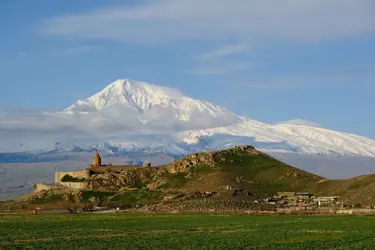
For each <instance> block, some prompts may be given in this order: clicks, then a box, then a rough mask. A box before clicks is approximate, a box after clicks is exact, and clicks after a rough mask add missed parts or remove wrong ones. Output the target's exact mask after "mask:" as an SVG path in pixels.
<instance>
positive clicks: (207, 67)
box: [0, 0, 375, 138]
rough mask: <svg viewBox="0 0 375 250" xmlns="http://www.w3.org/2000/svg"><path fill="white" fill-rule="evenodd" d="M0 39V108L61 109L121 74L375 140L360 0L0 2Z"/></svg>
mask: <svg viewBox="0 0 375 250" xmlns="http://www.w3.org/2000/svg"><path fill="white" fill-rule="evenodd" d="M0 32H1V34H2V35H1V40H0V90H1V91H0V109H1V110H9V109H14V108H17V109H18V108H22V109H31V110H40V111H42V110H47V111H55V110H61V109H64V108H66V107H68V106H69V105H70V104H72V103H73V102H75V101H77V100H78V99H83V98H86V97H88V96H90V95H92V94H94V93H96V92H98V91H99V90H101V89H102V88H104V87H105V86H106V85H107V84H109V83H111V82H112V81H114V80H116V79H118V78H130V79H134V80H141V81H146V82H150V83H153V84H157V85H164V86H169V87H173V88H177V89H179V90H181V91H182V92H183V93H184V94H185V95H188V96H191V97H193V98H196V99H205V100H208V101H211V102H213V103H215V104H220V105H222V106H225V107H227V108H228V109H230V110H232V111H233V112H235V113H237V114H240V115H245V116H247V117H249V118H252V119H256V120H260V121H264V122H278V121H286V120H291V119H303V120H308V121H314V122H316V123H318V124H320V125H321V126H323V127H326V128H330V129H335V130H340V131H344V132H350V133H356V134H360V135H364V136H369V137H372V138H375V130H374V127H375V116H374V115H373V109H374V107H375V91H374V90H375V85H374V84H375V45H374V44H375V2H374V1H372V0H356V1H352V0H314V1H313V0H303V1H301V0H285V1H276V0H267V1H264V0H253V1H244V0H232V1H227V0H215V1H214V0H204V1H203V0H200V1H198V0H175V1H171V0H160V1H118V0H117V1H105V3H104V1H102V2H100V4H98V1H88V0H81V1H73V0H71V1H68V0H64V1H48V0H38V1H21V0H14V1H1V2H0Z"/></svg>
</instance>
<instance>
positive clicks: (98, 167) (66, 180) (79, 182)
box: [33, 152, 151, 192]
mask: <svg viewBox="0 0 375 250" xmlns="http://www.w3.org/2000/svg"><path fill="white" fill-rule="evenodd" d="M140 167H151V164H150V163H147V162H146V163H144V164H143V166H138V165H112V164H111V163H109V164H106V165H104V164H102V158H101V157H100V155H99V153H98V152H96V153H95V155H94V157H93V158H92V162H91V164H88V166H87V168H86V169H84V170H78V171H69V172H58V171H56V172H55V183H54V184H43V183H36V184H34V186H33V192H40V191H42V190H50V189H54V188H63V187H67V188H71V189H78V190H80V189H89V188H90V187H88V186H87V183H86V182H85V181H84V180H85V179H88V178H89V177H90V176H91V175H94V174H99V173H103V172H120V171H121V170H132V169H137V168H140Z"/></svg>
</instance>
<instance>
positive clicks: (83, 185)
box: [59, 182, 87, 190]
mask: <svg viewBox="0 0 375 250" xmlns="http://www.w3.org/2000/svg"><path fill="white" fill-rule="evenodd" d="M59 184H60V185H61V186H64V187H67V188H70V189H76V190H81V189H86V188H87V183H86V182H60V183H59Z"/></svg>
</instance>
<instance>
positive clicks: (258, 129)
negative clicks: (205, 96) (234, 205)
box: [0, 80, 375, 157]
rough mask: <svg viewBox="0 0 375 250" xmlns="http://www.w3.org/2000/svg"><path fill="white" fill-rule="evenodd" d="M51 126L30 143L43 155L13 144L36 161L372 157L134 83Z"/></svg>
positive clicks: (327, 136) (325, 136) (369, 143)
mask: <svg viewBox="0 0 375 250" xmlns="http://www.w3.org/2000/svg"><path fill="white" fill-rule="evenodd" d="M49 120H53V125H54V126H55V127H58V128H57V129H60V130H62V131H63V132H61V131H60V130H58V131H59V132H61V133H60V134H62V136H60V137H55V138H53V139H48V138H47V137H43V138H44V142H45V143H44V144H43V143H41V142H42V140H41V139H42V138H35V140H36V139H38V143H39V145H43V147H41V146H39V147H37V148H33V150H30V148H32V147H33V144H32V140H31V139H30V138H29V137H28V143H23V142H22V138H21V139H19V140H17V143H18V144H20V145H22V147H23V148H27V149H28V151H29V152H35V153H40V152H44V153H45V152H71V151H74V152H77V151H92V150H107V151H110V152H113V153H121V152H137V151H142V152H163V153H167V154H171V155H184V154H188V153H192V152H196V151H203V150H216V149H222V148H227V147H231V146H233V145H238V144H253V145H255V146H256V147H257V148H258V149H260V150H264V151H266V152H270V153H293V154H296V153H297V154H309V155H315V154H324V155H330V154H334V155H342V156H350V155H356V156H364V157H375V140H373V139H370V138H365V137H362V136H358V135H353V134H347V133H341V132H337V131H332V130H328V129H325V128H320V127H316V126H307V125H303V124H300V123H299V124H289V123H280V124H268V123H263V122H259V121H255V120H250V119H248V118H244V117H239V116H237V115H235V114H234V113H232V112H230V111H228V110H227V109H225V108H223V107H220V106H217V105H214V104H211V103H209V102H207V101H200V100H194V99H192V98H189V97H185V96H184V95H183V94H182V93H181V92H179V91H178V90H175V89H170V88H166V87H160V86H156V85H152V84H148V83H144V82H137V81H133V80H117V81H115V82H113V83H111V84H110V85H108V86H107V87H105V88H104V89H103V90H102V91H100V92H98V93H97V94H95V95H93V96H91V97H89V98H87V99H85V100H80V101H78V102H76V103H75V104H73V105H72V106H70V107H68V108H67V109H65V110H63V111H62V112H58V113H55V114H50V115H49V116H47V117H46V116H44V117H43V119H42V122H43V123H42V125H43V126H46V125H45V124H48V121H49ZM22 121H23V122H24V120H22ZM0 123H1V122H0ZM13 123H14V122H13ZM14 124H15V123H14ZM32 124H33V125H34V126H37V125H38V123H37V121H35V122H33V123H32ZM56 124H57V125H56ZM59 126H60V127H59ZM65 130H67V131H69V132H68V133H66V132H65ZM56 133H57V132H55V134H56ZM51 134H52V133H51ZM21 142H22V143H21ZM8 144H9V143H5V144H4V145H0V148H1V149H2V151H3V152H8V153H9V152H14V151H17V150H13V151H12V150H7V149H6V147H7V145H8ZM34 150H36V151H34ZM18 151H22V150H21V149H20V150H18Z"/></svg>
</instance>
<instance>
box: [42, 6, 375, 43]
mask: <svg viewBox="0 0 375 250" xmlns="http://www.w3.org/2000/svg"><path fill="white" fill-rule="evenodd" d="M39 28H40V30H41V32H42V33H44V34H47V35H55V36H63V37H67V38H72V39H105V40H115V41H126V42H136V43H161V42H169V41H176V40H187V39H188V40H191V39H193V40H211V41H218V40H219V39H225V40H228V39H229V38H230V39H231V40H234V41H241V42H246V41H251V42H252V41H254V40H260V41H262V40H263V39H278V40H286V41H293V42H315V41H323V40H327V39H335V38H340V37H347V36H354V35H360V34H366V33H369V32H373V31H374V29H375V2H374V1H373V0H283V1H280V0H252V1H250V0H232V1H228V0H173V1H171V0H160V1H146V2H143V3H142V4H138V5H132V6H113V7H109V8H102V9H95V10H92V11H89V12H84V13H80V14H66V15H61V16H57V17H53V18H50V19H47V20H45V21H44V22H43V23H42V24H41V26H40V27H39Z"/></svg>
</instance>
